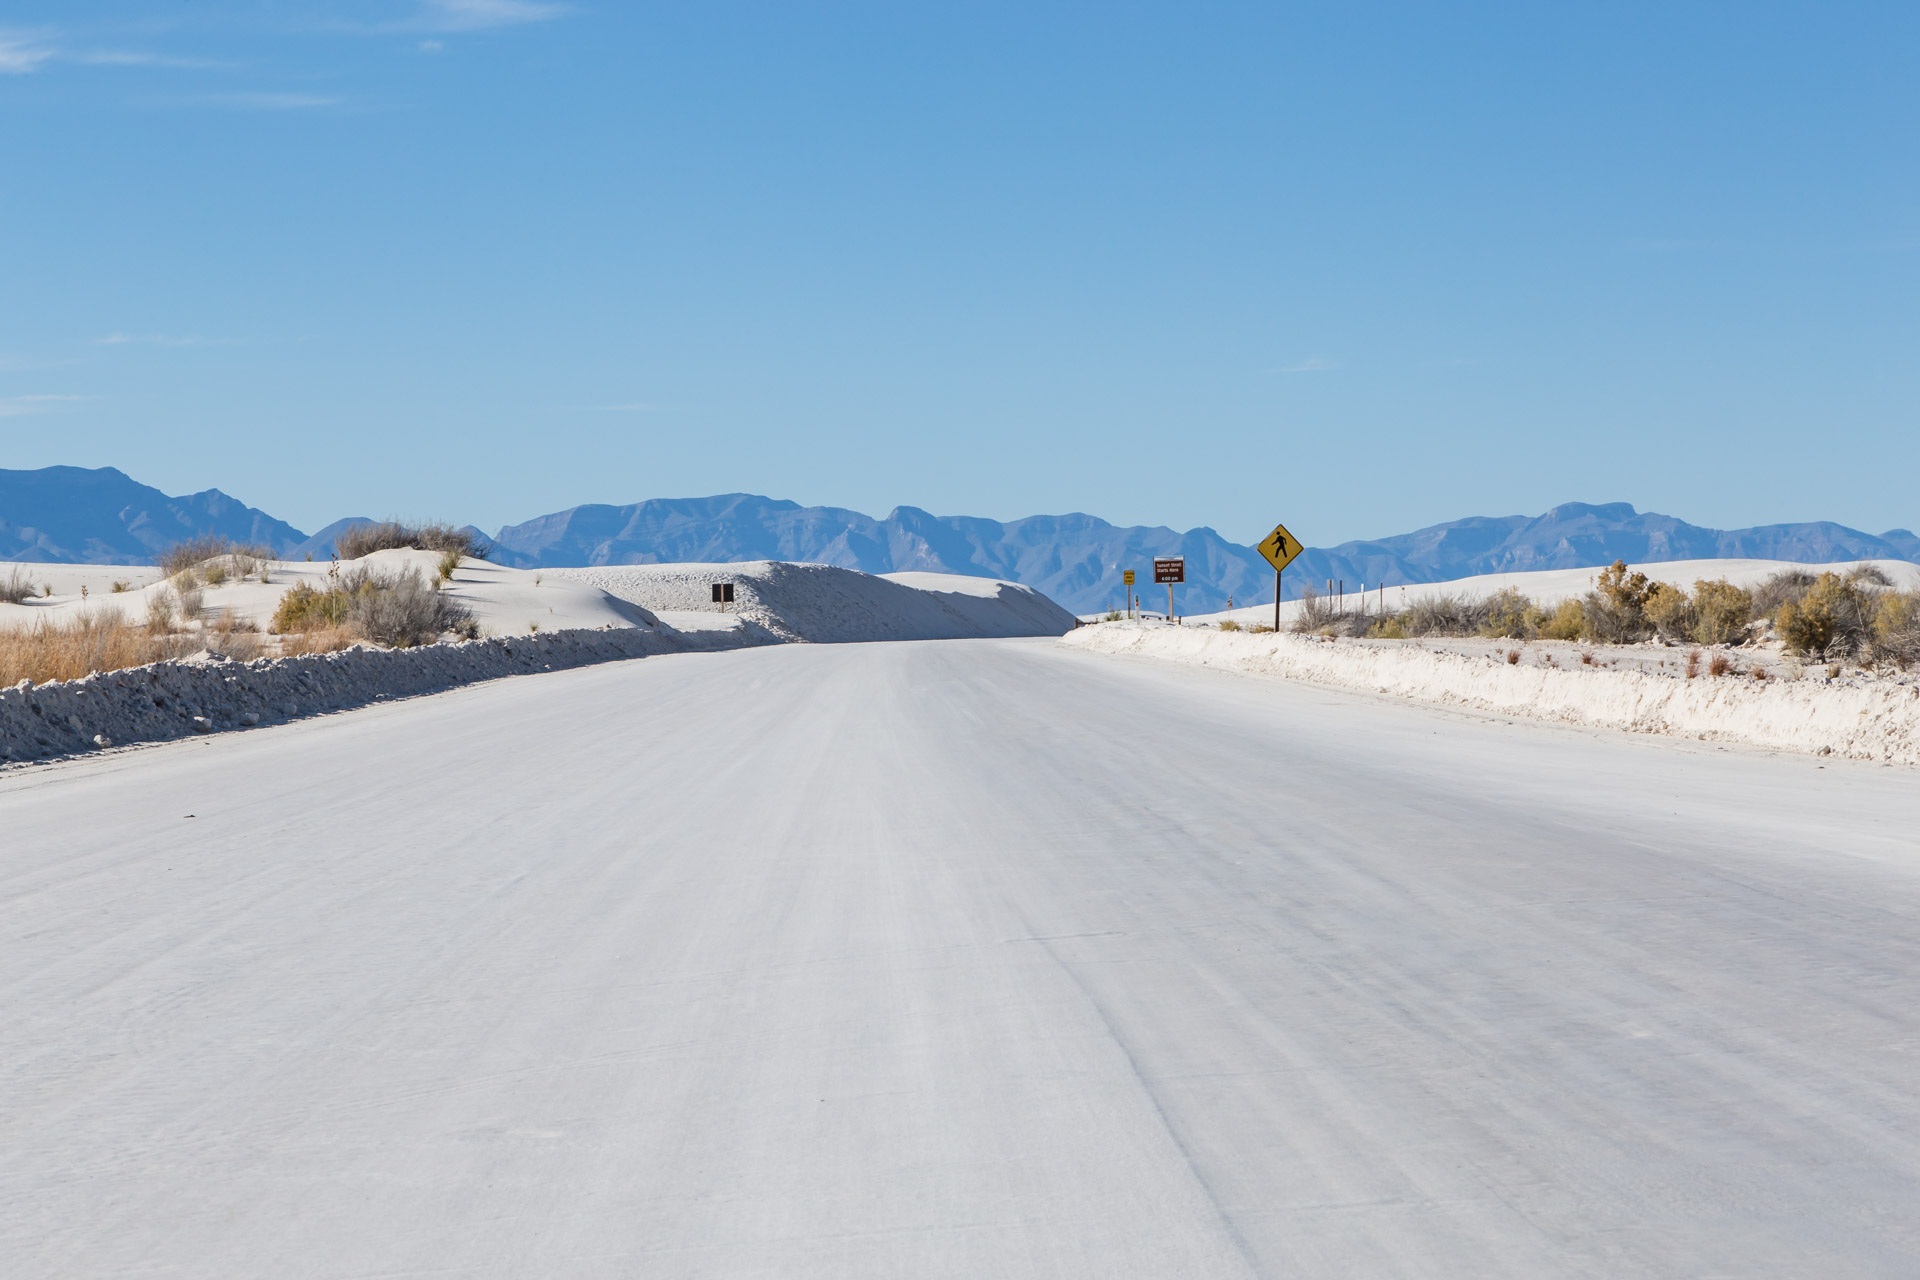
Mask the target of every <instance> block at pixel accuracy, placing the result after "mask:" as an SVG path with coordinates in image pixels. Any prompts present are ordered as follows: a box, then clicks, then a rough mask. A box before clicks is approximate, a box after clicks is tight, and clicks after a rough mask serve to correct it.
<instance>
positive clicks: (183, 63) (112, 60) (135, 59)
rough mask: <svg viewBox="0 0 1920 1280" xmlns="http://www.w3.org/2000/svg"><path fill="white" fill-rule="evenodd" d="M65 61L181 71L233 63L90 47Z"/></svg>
mask: <svg viewBox="0 0 1920 1280" xmlns="http://www.w3.org/2000/svg"><path fill="white" fill-rule="evenodd" d="M65 61H68V62H77V63H80V64H81V65H82V66H88V67H169V68H174V69H177V70H181V71H208V70H213V69H215V68H219V67H230V66H232V65H233V64H232V63H230V62H216V61H214V60H213V59H211V58H177V57H174V56H173V55H172V54H166V53H142V52H140V51H138V50H132V49H89V50H87V51H86V52H84V53H76V54H72V55H70V56H67V57H65Z"/></svg>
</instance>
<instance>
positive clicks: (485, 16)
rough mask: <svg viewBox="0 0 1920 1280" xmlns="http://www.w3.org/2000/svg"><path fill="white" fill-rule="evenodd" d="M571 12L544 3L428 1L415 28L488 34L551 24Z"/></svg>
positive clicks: (526, 0)
mask: <svg viewBox="0 0 1920 1280" xmlns="http://www.w3.org/2000/svg"><path fill="white" fill-rule="evenodd" d="M571 8H572V6H571V5H565V4H550V3H544V2H542V0H425V5H424V6H423V8H422V9H421V12H420V15H419V17H417V18H416V19H415V20H414V25H415V26H419V27H426V28H429V29H431V30H434V31H484V30H486V29H488V28H489V27H517V26H521V25H523V24H525V23H529V22H549V21H551V20H553V19H554V18H558V17H560V16H561V15H562V14H564V13H566V12H567V11H568V10H569V9H571Z"/></svg>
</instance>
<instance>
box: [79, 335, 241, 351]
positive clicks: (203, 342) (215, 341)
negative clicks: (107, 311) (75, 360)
mask: <svg viewBox="0 0 1920 1280" xmlns="http://www.w3.org/2000/svg"><path fill="white" fill-rule="evenodd" d="M245 341H247V339H245V338H203V337H201V336H200V335H199V334H197V333H120V332H114V333H110V334H108V335H107V336H106V337H104V338H95V339H94V340H93V345H94V346H96V347H235V346H239V345H240V344H241V343H243V342H245Z"/></svg>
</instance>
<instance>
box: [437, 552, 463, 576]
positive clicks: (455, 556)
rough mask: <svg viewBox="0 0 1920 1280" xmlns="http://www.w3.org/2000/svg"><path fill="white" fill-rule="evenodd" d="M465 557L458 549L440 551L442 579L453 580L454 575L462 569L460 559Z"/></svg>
mask: <svg viewBox="0 0 1920 1280" xmlns="http://www.w3.org/2000/svg"><path fill="white" fill-rule="evenodd" d="M463 558H464V557H463V556H461V554H460V553H459V552H458V551H442V552H441V553H440V581H442V582H452V581H453V575H454V574H456V573H458V572H459V571H460V561H461V560H462V559H463Z"/></svg>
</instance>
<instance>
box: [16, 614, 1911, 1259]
mask: <svg viewBox="0 0 1920 1280" xmlns="http://www.w3.org/2000/svg"><path fill="white" fill-rule="evenodd" d="M188 815H192V816H188ZM1917 819H1920V787H1916V784H1915V777H1914V774H1913V773H1912V771H1911V770H1907V769H1898V768H1882V767H1878V766H1873V765H1868V764H1863V763H1857V762H1828V763H1826V764H1824V765H1823V764H1821V763H1819V762H1816V761H1813V760H1810V759H1807V758H1804V757H1790V756H1773V755H1768V754H1764V753H1759V752H1741V751H1728V750H1723V749H1716V748H1713V747H1711V746H1708V745H1707V744H1701V743H1674V742H1668V741H1658V740H1649V739H1632V738H1627V737H1622V736H1617V735H1604V736H1603V735H1598V734H1592V733H1588V732H1583V731H1577V730H1572V729H1566V728H1557V727H1552V726H1545V725H1538V724H1529V723H1524V722H1523V723H1520V724H1507V723H1505V722H1502V721H1499V720H1493V719H1487V718H1474V717H1469V716H1466V715H1462V714H1458V713H1449V712H1444V711H1437V710H1433V709H1428V708H1421V707H1412V706H1405V705H1396V704H1390V703H1387V702H1385V701H1381V700H1376V699H1373V698H1370V697H1367V696H1362V695H1356V694H1346V693H1338V692H1332V691H1328V690H1325V689H1316V688H1313V687H1309V686H1305V685H1301V684H1296V683H1292V682H1287V681H1261V680H1254V679H1249V678H1245V677H1239V676H1235V675H1231V674H1227V673H1222V672H1218V671H1211V670H1205V669H1200V668H1193V667H1184V666H1175V665H1172V664H1151V663H1144V662H1128V661H1120V660H1114V659H1111V658H1105V657H1100V656H1097V655H1091V654H1086V653H1080V652H1075V651H1072V650H1070V649H1067V648H1063V647H1061V646H1057V645H1054V644H1052V643H1050V642H1047V641H1020V640H1013V641H1002V640H971V641H952V642H928V643H921V644H911V645H907V644H872V645H789V646H775V647H766V648H755V649H747V650H741V651H736V652H729V653H719V654H679V655H671V656H662V657H652V658H648V659H645V660H643V661H635V662H619V663H611V664H606V665H603V666H595V667H589V668H583V669H577V670H572V671H565V672H556V673H553V674H551V675H536V676H526V677H516V678H512V679H505V680H499V681H494V682H491V683H488V684H485V685H478V686H472V687H468V688H464V689H460V690H456V691H454V692H451V693H447V694H441V695H437V696H434V697H429V698H419V699H414V700H410V701H405V702H399V703H390V704H382V705H379V706H374V707H370V708H367V709H364V710H360V711H355V712H351V713H346V714H341V715H335V716H327V717H322V718H318V719H314V720H308V721H301V722H295V723H291V724H286V725H281V726H277V727H273V728H263V729H260V730H257V731H255V732H253V733H251V734H249V735H228V736H216V737H213V738H203V739H198V740H194V741H190V742H180V743H170V744H165V745H161V746H156V747H151V748H146V749H142V750H138V751H133V752H128V753H125V754H121V755H114V756H102V757H96V758H90V759H79V760H73V761H68V762H65V763H61V764H56V765H50V766H44V767H41V768H37V769H32V770H26V771H21V772H16V773H12V774H8V775H5V776H0V833H4V835H3V836H0V919H4V926H5V927H4V929H0V993H4V1005H3V1006H0V1007H4V1009H5V1010H6V1017H5V1018H4V1019H0V1257H4V1258H5V1259H6V1260H7V1261H6V1265H5V1271H6V1273H7V1274H8V1275H9V1276H16V1277H40V1276H63V1277H67V1276H132V1275H140V1276H154V1275H178V1276H195V1277H205V1276H222V1277H224V1276H275V1277H364V1276H419V1275H433V1276H513V1277H520V1276H529V1277H531V1276H568V1277H614V1276H619V1277H631V1276H676V1277H677V1276H703V1277H704V1276H812V1277H836V1278H840V1277H902V1276H914V1277H925V1276H953V1277H982V1276H995V1277H1029V1276H1032V1277H1038V1276H1062V1277H1080V1276H1103V1277H1104V1276H1139V1277H1169V1276H1193V1277H1227V1276H1251V1275H1259V1276H1330V1277H1331V1276H1342V1277H1345V1276H1423V1277H1443V1276H1475V1277H1484V1276H1512V1277H1528V1278H1530V1280H1531V1278H1536V1277H1543V1276H1608V1277H1620V1276H1660V1277H1671V1276H1683V1275H1684V1276H1706V1275H1728V1276H1735V1275H1737V1276H1772V1275H1780V1276H1787V1275H1794V1276H1807V1275H1830V1276H1839V1275H1845V1276H1850V1277H1858V1276H1912V1275H1914V1274H1916V1273H1920V1099H1917V1098H1916V1088H1917V1086H1916V1082H1917V1081H1920V850H1917V849H1916V836H1915V831H1916V829H1917V826H1920V824H1917V822H1916V820H1917Z"/></svg>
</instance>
